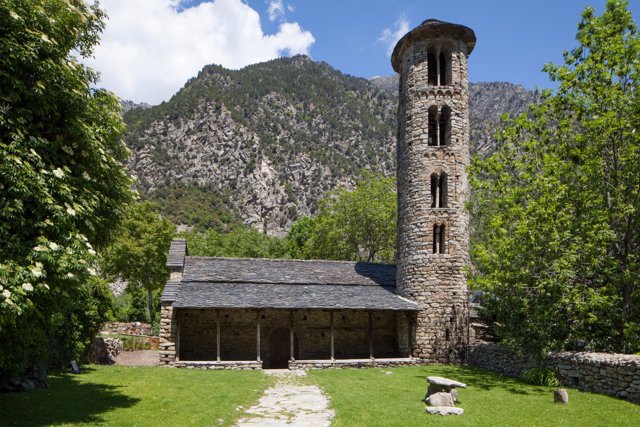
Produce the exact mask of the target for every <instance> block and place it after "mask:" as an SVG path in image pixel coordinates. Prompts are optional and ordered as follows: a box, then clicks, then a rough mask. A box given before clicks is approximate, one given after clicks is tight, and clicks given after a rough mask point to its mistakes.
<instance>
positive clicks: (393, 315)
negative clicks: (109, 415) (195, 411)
mask: <svg viewBox="0 0 640 427" xmlns="http://www.w3.org/2000/svg"><path fill="white" fill-rule="evenodd" d="M182 286H183V289H182V290H181V291H182V292H181V293H180V296H178V298H177V299H176V301H175V302H174V303H173V310H174V315H175V323H176V326H177V328H176V329H177V331H176V360H175V366H178V367H192V368H207V369H240V368H244V369H259V368H268V369H283V368H318V369H320V368H324V367H333V366H372V365H375V366H380V365H385V364H388V365H393V366H397V365H402V364H413V362H414V361H413V359H412V358H411V357H410V355H411V345H412V342H413V336H414V330H413V322H414V312H415V310H416V304H415V303H413V302H411V301H407V300H405V299H402V298H400V297H398V296H396V295H395V294H394V293H393V292H392V290H389V289H385V288H383V287H377V286H336V285H298V286H291V285H277V284H227V285H224V284H213V283H209V284H203V283H194V284H184V283H183V284H182Z"/></svg>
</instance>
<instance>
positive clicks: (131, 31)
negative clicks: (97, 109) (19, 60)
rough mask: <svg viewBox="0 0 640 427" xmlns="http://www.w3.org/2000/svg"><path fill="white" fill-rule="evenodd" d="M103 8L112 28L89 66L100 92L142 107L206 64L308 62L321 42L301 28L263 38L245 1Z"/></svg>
mask: <svg viewBox="0 0 640 427" xmlns="http://www.w3.org/2000/svg"><path fill="white" fill-rule="evenodd" d="M185 4H186V3H185ZM100 5H101V7H102V8H104V9H106V11H107V14H108V16H109V20H108V21H107V27H106V30H105V31H104V33H103V34H102V39H101V43H100V45H99V46H98V47H97V48H96V50H95V58H93V59H90V60H87V61H86V62H87V63H88V65H90V66H92V67H93V68H95V69H96V70H98V71H99V72H100V73H101V81H100V86H104V87H106V88H107V89H110V90H112V91H114V92H115V93H117V94H118V95H119V96H120V97H122V98H124V99H131V100H133V101H136V102H148V103H152V104H155V103H158V102H161V101H164V100H167V99H169V98H170V97H171V96H172V95H173V94H174V93H175V92H176V91H177V90H178V89H179V88H180V87H182V85H183V84H184V83H185V82H186V81H187V80H188V79H189V78H190V77H193V76H195V75H196V74H197V73H198V71H199V70H200V69H201V68H202V67H203V66H205V65H207V64H212V63H214V64H220V65H222V66H224V67H227V68H234V69H237V68H241V67H244V66H246V65H249V64H253V63H256V62H262V61H267V60H270V59H273V58H277V57H279V56H283V55H287V54H288V55H296V54H308V53H309V48H310V47H311V45H312V44H313V43H314V42H315V39H314V37H313V35H312V34H311V33H310V32H308V31H304V30H303V29H302V28H301V27H300V25H299V24H298V23H297V22H284V23H282V24H281V25H280V27H279V29H278V32H277V33H275V34H264V33H263V31H262V27H261V25H260V16H259V15H258V12H256V11H255V10H254V9H252V8H251V7H249V6H248V5H247V4H245V3H243V2H242V0H214V1H205V2H203V3H200V4H199V5H197V6H194V7H188V6H186V7H185V8H181V7H180V1H176V0H102V1H101V2H100Z"/></svg>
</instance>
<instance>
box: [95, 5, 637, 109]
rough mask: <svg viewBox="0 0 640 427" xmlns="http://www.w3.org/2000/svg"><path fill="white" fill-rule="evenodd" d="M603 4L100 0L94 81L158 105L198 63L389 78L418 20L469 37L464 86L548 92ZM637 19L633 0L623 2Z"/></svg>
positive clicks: (135, 99) (184, 80)
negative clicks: (309, 68) (588, 12)
mask: <svg viewBox="0 0 640 427" xmlns="http://www.w3.org/2000/svg"><path fill="white" fill-rule="evenodd" d="M605 3H606V1H605V0H554V1H552V0H537V1H507V0H439V1H433V0H423V1H415V0H388V1H364V0H349V1H348V0H342V1H337V0H290V1H287V0H101V6H102V7H104V8H105V9H106V10H107V13H108V15H109V17H110V19H109V21H108V23H107V28H106V30H105V33H104V34H103V37H102V43H101V46H99V47H98V48H97V50H96V52H95V58H94V59H91V60H89V61H87V62H88V63H89V64H90V65H91V66H93V67H94V68H96V69H97V70H98V71H100V72H101V74H102V84H103V85H104V86H105V87H107V88H109V89H111V90H113V91H114V92H116V93H118V94H119V95H120V96H121V97H122V98H125V99H131V100H134V101H137V102H149V103H152V104H154V103H158V102H160V101H163V100H167V99H169V97H170V96H171V95H172V94H173V93H175V92H176V91H177V90H178V89H179V88H180V87H181V86H182V85H183V84H184V83H185V82H186V80H187V79H188V78H190V77H192V76H194V75H196V74H197V72H198V71H199V70H200V69H201V68H202V67H203V66H204V65H206V64H211V63H215V64H221V65H223V66H225V67H227V68H234V69H237V68H241V67H243V66H246V65H248V64H251V63H255V62H261V61H266V60H269V59H272V58H275V57H278V56H285V55H290V54H296V53H305V54H308V55H310V56H311V57H312V58H313V59H314V60H320V61H325V62H327V63H329V64H330V65H331V66H333V67H335V68H337V69H339V70H340V71H342V72H344V73H348V74H351V75H355V76H359V77H365V78H370V77H373V76H377V75H382V76H386V75H391V74H393V70H392V69H391V65H390V60H389V51H390V49H391V48H392V46H393V45H394V44H395V41H396V40H397V39H398V38H399V37H400V36H402V35H403V34H404V33H405V32H406V31H407V30H410V29H411V28H414V27H415V26H417V25H419V24H420V23H421V22H422V21H423V20H425V19H427V18H436V19H440V20H444V21H449V22H455V23H460V24H463V25H466V26H468V27H471V28H472V29H473V30H474V31H475V33H476V36H477V39H478V42H477V45H476V49H475V50H474V52H473V54H472V55H471V56H470V59H469V77H470V80H471V81H473V82H480V81H508V82H512V83H519V84H523V85H524V86H525V87H527V88H530V89H533V88H534V87H536V86H537V87H550V82H549V81H548V79H547V77H546V75H545V74H544V73H542V72H541V68H542V66H543V64H545V63H546V62H550V61H551V62H556V63H560V62H561V61H562V52H563V50H568V49H571V48H573V47H575V46H576V41H575V32H576V27H577V23H578V21H579V19H580V13H581V12H582V10H583V9H584V8H585V6H587V5H591V6H593V7H595V9H596V11H597V12H598V13H601V12H602V11H603V9H604V5H605ZM629 9H630V10H631V11H632V13H633V16H634V19H635V20H636V21H638V20H639V19H640V0H630V1H629Z"/></svg>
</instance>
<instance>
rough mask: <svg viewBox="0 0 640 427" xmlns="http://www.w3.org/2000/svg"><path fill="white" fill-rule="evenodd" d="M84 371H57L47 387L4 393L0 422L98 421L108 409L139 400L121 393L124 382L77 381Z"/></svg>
mask: <svg viewBox="0 0 640 427" xmlns="http://www.w3.org/2000/svg"><path fill="white" fill-rule="evenodd" d="M85 370H86V369H85ZM89 370H90V369H89ZM82 375H83V374H80V375H72V374H64V373H62V374H55V375H51V376H50V377H49V388H48V389H38V390H34V391H31V392H27V393H8V394H1V395H0V425H2V426H44V425H52V424H53V425H56V424H75V423H83V424H84V423H92V424H93V423H95V424H99V423H102V422H104V418H103V417H102V414H104V413H105V412H108V411H112V410H115V409H121V408H129V407H132V406H134V405H135V404H136V403H138V402H139V401H140V399H138V398H132V397H130V396H127V395H126V394H123V393H121V392H120V391H119V390H118V389H119V388H121V386H116V385H109V384H100V383H84V382H80V381H78V377H81V376H82Z"/></svg>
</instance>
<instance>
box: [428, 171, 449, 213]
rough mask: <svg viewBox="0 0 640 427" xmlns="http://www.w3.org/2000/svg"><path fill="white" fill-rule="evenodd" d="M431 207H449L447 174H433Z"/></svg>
mask: <svg viewBox="0 0 640 427" xmlns="http://www.w3.org/2000/svg"><path fill="white" fill-rule="evenodd" d="M431 207H432V208H446V207H447V174H446V173H444V172H443V173H441V174H440V175H438V174H436V173H432V174H431Z"/></svg>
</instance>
